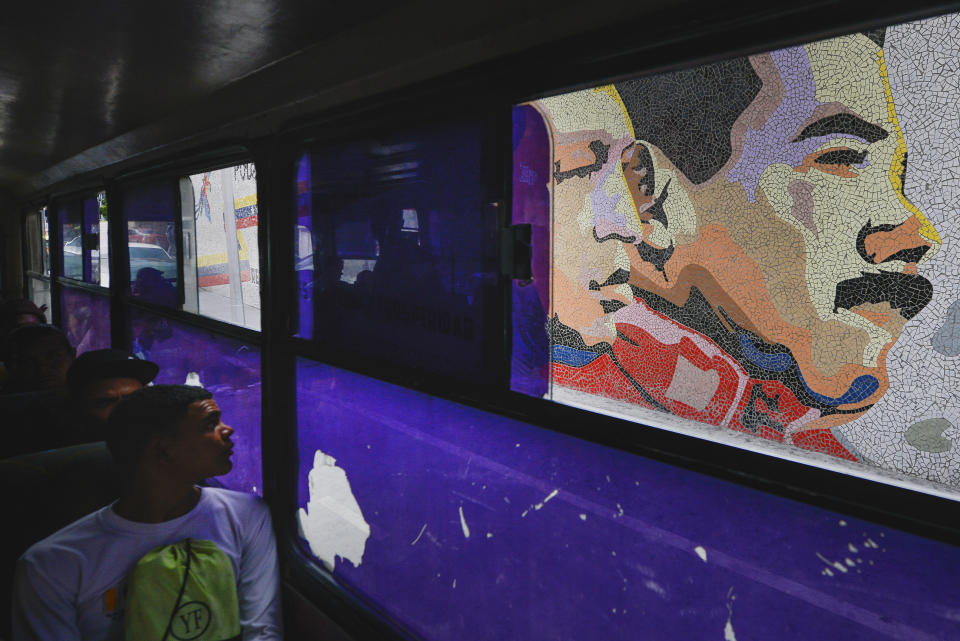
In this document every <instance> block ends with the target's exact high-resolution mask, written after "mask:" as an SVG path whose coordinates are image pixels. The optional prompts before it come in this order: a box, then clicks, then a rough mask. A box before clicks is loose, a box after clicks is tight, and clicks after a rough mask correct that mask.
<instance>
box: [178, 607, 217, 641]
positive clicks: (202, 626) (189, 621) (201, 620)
mask: <svg viewBox="0 0 960 641" xmlns="http://www.w3.org/2000/svg"><path fill="white" fill-rule="evenodd" d="M209 627H210V608H209V607H207V604H206V603H202V602H200V601H190V602H189V603H184V604H183V605H181V606H180V607H179V608H177V611H176V612H174V614H173V621H172V622H171V623H170V636H172V637H173V638H174V639H179V640H180V641H189V640H192V639H198V638H199V637H200V635H202V634H203V633H204V632H206V631H207V628H209Z"/></svg>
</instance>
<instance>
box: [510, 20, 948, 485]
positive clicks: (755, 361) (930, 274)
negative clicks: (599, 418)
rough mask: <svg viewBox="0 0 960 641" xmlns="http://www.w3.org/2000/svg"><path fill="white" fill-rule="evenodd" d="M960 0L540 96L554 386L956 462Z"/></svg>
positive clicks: (895, 459) (779, 438)
mask: <svg viewBox="0 0 960 641" xmlns="http://www.w3.org/2000/svg"><path fill="white" fill-rule="evenodd" d="M955 22H957V20H956V17H955V16H947V17H943V18H937V19H934V20H929V21H924V22H919V23H912V24H907V25H901V26H898V27H893V28H890V29H886V30H875V31H870V32H866V33H857V34H852V35H847V36H843V37H839V38H834V39H830V40H825V41H820V42H815V43H812V44H808V45H804V46H797V47H791V48H787V49H781V50H778V51H773V52H770V53H766V54H761V55H756V56H751V57H749V58H737V59H733V60H726V61H722V62H718V63H714V64H710V65H705V66H701V67H697V68H694V69H689V70H685V71H679V72H673V73H669V74H662V75H655V76H646V77H638V78H635V79H630V80H624V81H621V82H617V83H615V84H612V85H606V86H602V87H596V88H593V89H587V90H583V91H577V92H573V93H567V94H562V95H558V96H554V97H549V98H544V99H540V100H537V101H535V102H532V103H529V104H528V105H527V107H526V108H528V109H529V108H533V109H535V110H536V111H537V112H538V113H539V114H540V116H541V118H542V121H543V126H544V127H545V129H546V130H547V131H548V132H549V138H550V143H551V144H550V151H549V154H550V160H551V163H550V165H549V175H547V176H545V180H546V183H547V186H548V187H549V198H550V199H551V200H552V207H551V212H552V221H553V224H552V230H553V231H552V241H551V242H552V252H551V255H552V272H551V294H550V309H549V312H548V318H549V321H548V323H547V331H548V334H549V337H550V356H551V368H550V371H551V388H550V389H551V391H550V394H551V395H552V397H553V398H554V399H555V400H561V401H563V400H564V399H569V398H573V397H571V396H570V394H571V393H572V394H574V395H575V397H576V399H578V400H577V402H578V404H581V405H587V406H595V407H597V408H598V409H601V408H606V409H610V408H611V407H614V408H615V409H616V411H617V412H619V413H621V414H622V413H627V414H629V415H631V416H633V417H635V418H636V419H637V420H640V421H643V422H648V423H650V422H651V421H650V420H649V417H650V416H656V415H657V413H667V414H670V415H673V416H676V417H680V418H682V419H690V420H692V421H696V422H697V423H698V424H700V425H701V426H703V425H706V426H710V428H709V429H712V430H713V432H716V431H717V428H726V429H727V430H732V431H734V432H739V433H744V434H748V435H752V436H753V437H756V439H754V441H755V442H757V443H762V442H763V441H761V440H762V439H765V440H766V442H770V441H775V442H779V443H781V444H783V445H787V446H790V447H794V448H800V449H801V450H809V451H814V452H818V453H821V454H827V455H831V456H833V457H839V458H841V459H847V460H850V461H859V462H861V463H866V464H874V465H878V466H880V467H884V468H888V469H890V470H894V471H897V472H901V473H908V474H913V475H916V476H920V477H924V478H927V479H931V480H935V481H940V482H945V483H950V484H957V483H960V478H957V469H958V466H957V465H956V459H955V458H954V457H955V455H954V453H953V449H954V447H953V442H952V440H951V438H950V436H951V432H952V430H953V425H956V424H957V418H958V414H960V412H958V404H957V403H956V399H955V397H954V392H953V390H954V389H956V388H957V385H956V380H955V378H956V377H955V375H954V374H953V371H954V369H955V363H954V362H953V361H951V360H950V359H952V358H954V357H956V356H957V355H958V354H960V347H958V346H957V344H958V343H960V341H958V339H957V330H956V325H957V324H958V323H960V318H958V317H960V312H958V309H960V303H957V302H955V301H956V300H957V299H958V298H960V297H958V292H960V277H958V275H957V274H956V271H955V270H953V269H952V268H951V267H950V265H951V264H952V255H953V249H952V247H951V246H950V242H949V239H950V238H951V233H952V230H951V229H950V225H951V224H952V221H951V220H950V219H951V217H952V216H951V211H952V210H951V209H949V204H948V203H949V198H950V197H952V192H951V193H949V194H945V195H944V196H942V197H939V196H937V195H936V193H937V190H938V189H940V188H941V187H942V188H944V189H946V188H947V187H950V188H951V189H952V188H953V187H952V186H950V185H948V182H949V181H946V182H945V180H944V178H945V176H944V175H943V174H942V173H938V172H942V171H943V167H944V161H942V159H941V162H940V164H939V165H938V164H937V160H936V159H937V158H938V157H939V156H936V154H937V153H939V152H941V151H942V150H943V149H946V148H949V146H947V147H945V146H944V143H945V142H947V141H944V140H942V138H943V137H944V136H950V135H953V136H956V135H957V134H956V127H955V126H954V127H952V128H948V127H941V126H940V124H939V123H941V122H949V121H945V120H944V119H948V118H950V114H951V113H953V112H955V111H956V107H955V106H954V105H955V104H956V98H957V96H956V94H957V93H960V91H958V90H957V89H956V88H953V89H950V87H948V86H946V85H944V86H943V88H942V90H941V94H937V95H934V96H928V94H930V93H931V92H934V90H935V89H936V88H937V87H938V86H939V85H938V84H937V79H938V77H939V76H940V75H942V74H947V73H953V72H955V71H956V70H957V67H958V66H960V65H958V60H960V55H958V51H960V48H958V45H957V43H956V42H955V41H954V40H955V39H952V36H951V37H946V38H944V37H942V36H943V35H944V34H951V33H955V32H956V29H955V28H954V27H955V26H956V25H954V24H953V23H955ZM937 34H940V36H938V35H937ZM951 47H952V48H951ZM938 48H940V49H942V50H937V49H938ZM944 60H946V61H947V63H950V61H951V60H952V65H953V66H952V67H950V64H945V63H944ZM951 68H952V71H950V69H951ZM891 70H892V71H891ZM924 74H926V75H924ZM949 91H953V96H954V98H953V102H952V103H951V102H950V100H949V95H948V94H949ZM944 92H945V93H944ZM927 100H933V101H936V100H939V101H940V102H941V103H943V104H942V105H941V107H942V108H941V110H940V111H939V112H938V111H930V110H924V109H918V108H917V107H916V105H917V104H921V105H922V104H923V103H924V101H927ZM951 110H952V111H951ZM904 114H906V115H905V116H904ZM954 115H956V114H955V113H954ZM938 119H939V120H938ZM955 142H956V141H954V144H953V148H956V146H957V145H956V144H955ZM938 150H939V151H938ZM949 153H953V154H954V156H955V152H952V151H951V152H949ZM917 157H920V159H921V163H923V165H922V170H921V172H918V171H917V170H916V169H915V160H916V158H917ZM958 164H960V163H958V162H957V158H956V157H953V168H954V170H956V169H957V166H958ZM950 177H951V175H947V176H946V178H950ZM953 180H954V182H955V181H956V178H953ZM921 363H922V364H921ZM887 397H891V398H895V399H896V402H897V407H898V408H900V411H888V410H887V409H886V405H883V406H882V408H881V407H878V405H880V404H882V403H884V400H885V399H886V398H887ZM584 399H586V400H584ZM887 402H888V403H889V401H887ZM905 408H906V409H905ZM653 424H656V423H655V421H654V422H653ZM707 433H708V434H709V431H708V432H707ZM757 439H761V440H757Z"/></svg>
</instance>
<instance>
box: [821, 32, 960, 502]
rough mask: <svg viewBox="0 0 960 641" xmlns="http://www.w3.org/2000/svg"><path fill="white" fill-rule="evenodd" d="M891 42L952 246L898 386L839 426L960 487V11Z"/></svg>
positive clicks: (893, 72)
mask: <svg viewBox="0 0 960 641" xmlns="http://www.w3.org/2000/svg"><path fill="white" fill-rule="evenodd" d="M883 49H884V55H885V57H886V61H887V67H888V71H889V76H890V87H891V90H892V92H893V97H894V102H895V104H896V108H897V114H898V116H899V118H900V124H901V127H902V129H903V132H904V136H905V138H906V142H907V148H908V157H907V162H908V168H907V181H906V189H905V191H906V194H907V196H908V197H909V198H910V200H911V201H913V203H914V204H916V205H917V206H918V207H919V208H920V210H921V211H923V212H924V213H925V214H926V215H927V216H928V217H929V218H930V220H931V221H932V222H933V224H934V225H935V226H936V228H937V230H938V231H939V232H940V235H941V237H942V238H943V247H942V249H941V251H940V252H939V253H937V255H936V256H934V257H933V258H932V259H930V260H929V261H928V262H927V263H924V264H922V265H921V266H920V273H921V274H922V275H923V276H925V277H927V278H929V279H930V280H931V281H933V284H934V297H933V300H932V301H931V303H930V304H929V305H928V306H927V307H926V308H925V309H924V310H923V311H922V312H921V313H920V314H919V315H917V316H916V317H915V318H914V319H913V320H912V321H911V322H910V323H908V324H907V326H906V328H905V330H904V332H903V334H902V335H901V337H900V339H899V341H898V342H897V343H896V345H895V346H894V347H893V348H892V349H891V351H890V354H889V356H888V361H887V365H888V368H889V371H890V379H891V382H890V389H889V391H887V393H886V395H885V396H884V397H883V399H881V401H880V402H879V403H877V405H876V406H874V408H873V409H871V410H870V411H869V412H867V413H866V414H865V415H864V416H862V417H860V418H859V419H857V420H855V421H853V422H851V423H848V424H846V425H844V426H841V427H839V428H835V429H834V433H835V434H836V435H837V436H838V438H840V439H841V441H842V442H844V443H845V444H848V445H849V446H851V447H852V449H853V451H854V452H855V453H856V454H858V455H859V456H860V457H862V458H863V459H865V460H869V461H871V462H873V463H875V464H877V465H880V466H882V467H885V468H888V469H893V470H897V471H900V472H904V473H907V474H910V475H915V476H919V477H921V478H925V479H929V480H932V481H937V482H940V483H945V484H949V485H952V486H954V487H960V444H958V441H960V429H958V426H960V399H958V394H960V367H958V366H960V261H958V256H957V254H958V243H960V215H958V213H960V15H950V16H943V17H940V18H933V19H929V20H924V21H922V22H914V23H908V24H905V25H900V26H896V27H891V28H889V29H887V35H886V42H885V44H884V47H883ZM921 422H923V423H921ZM918 423H921V424H920V425H918Z"/></svg>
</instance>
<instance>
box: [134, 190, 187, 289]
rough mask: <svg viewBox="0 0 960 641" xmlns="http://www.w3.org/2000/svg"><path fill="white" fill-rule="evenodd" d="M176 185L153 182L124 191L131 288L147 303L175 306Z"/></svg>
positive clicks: (176, 275)
mask: <svg viewBox="0 0 960 641" xmlns="http://www.w3.org/2000/svg"><path fill="white" fill-rule="evenodd" d="M175 195H176V191H175V184H173V183H168V182H163V181H161V182H156V183H148V184H141V185H136V186H133V187H129V188H126V189H124V190H123V217H124V219H125V221H126V227H127V250H128V258H129V261H130V263H129V264H130V291H131V294H132V295H133V296H134V298H139V299H141V300H144V301H146V302H150V303H154V304H157V305H163V306H164V307H178V306H179V302H180V297H179V293H178V292H177V282H178V270H177V232H176V224H175V222H174V221H175V214H176V202H175V200H174V198H175Z"/></svg>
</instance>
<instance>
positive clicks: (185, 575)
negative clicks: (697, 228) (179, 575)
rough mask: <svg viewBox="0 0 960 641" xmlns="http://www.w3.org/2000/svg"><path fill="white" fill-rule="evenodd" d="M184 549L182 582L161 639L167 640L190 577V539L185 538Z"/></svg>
mask: <svg viewBox="0 0 960 641" xmlns="http://www.w3.org/2000/svg"><path fill="white" fill-rule="evenodd" d="M186 543H187V545H186V551H187V563H186V567H185V568H184V570H183V583H181V584H180V592H179V593H178V594H177V601H176V603H174V604H173V610H171V611H170V620H169V621H167V630H166V632H164V633H163V639H162V640H161V641H167V637H169V636H170V628H172V627H173V617H174V616H176V614H177V610H179V609H180V601H181V599H183V592H184V590H185V589H186V587H187V579H188V578H189V577H190V557H191V556H192V554H191V553H190V539H186Z"/></svg>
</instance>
